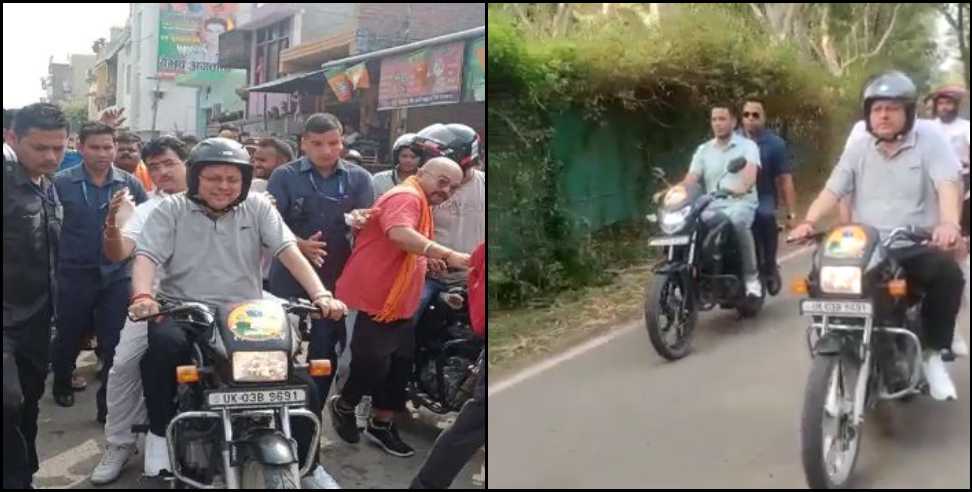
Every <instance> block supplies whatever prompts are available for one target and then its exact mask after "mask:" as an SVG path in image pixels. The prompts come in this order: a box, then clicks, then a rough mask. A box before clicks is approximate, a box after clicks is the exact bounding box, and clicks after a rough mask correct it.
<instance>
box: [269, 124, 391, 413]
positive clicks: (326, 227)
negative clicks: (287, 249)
mask: <svg viewBox="0 0 972 492" xmlns="http://www.w3.org/2000/svg"><path fill="white" fill-rule="evenodd" d="M342 131H343V129H342V126H341V122H340V121H338V119H337V118H336V117H335V116H334V115H331V114H327V113H318V114H315V115H311V116H310V117H308V118H307V121H306V123H305V124H304V132H303V133H302V134H301V141H300V146H301V150H302V151H303V154H304V157H301V158H300V159H297V160H296V161H293V162H291V163H289V164H284V165H282V166H280V167H278V168H277V169H275V170H274V171H273V174H271V176H270V182H269V184H268V185H267V191H269V192H270V194H271V195H273V198H274V200H276V205H277V209H278V210H279V211H280V215H281V216H283V218H284V222H285V223H286V224H287V226H288V227H290V230H291V231H293V233H294V235H296V236H297V246H298V248H300V251H301V252H302V253H303V254H304V256H306V257H307V259H308V260H309V261H310V262H311V264H312V265H313V266H314V267H315V270H316V272H317V275H318V276H319V277H320V279H321V282H322V283H323V284H324V287H325V288H326V289H328V290H330V291H332V292H333V291H334V289H335V284H336V283H337V279H338V277H339V276H340V275H341V271H342V270H343V269H344V264H345V263H346V262H347V260H348V258H349V257H350V256H351V228H350V226H349V225H347V224H346V220H345V214H350V213H351V212H352V211H354V210H364V209H368V207H371V204H372V203H373V202H374V200H375V197H374V187H373V186H372V183H371V173H369V172H368V171H366V170H365V169H364V168H362V167H361V166H358V165H357V164H353V163H351V162H349V161H346V160H343V159H341V158H340V156H341V153H342V151H343V141H342V138H341V134H342ZM355 215H357V213H356V214H355ZM269 283H270V292H271V293H273V295H275V296H278V297H282V298H289V297H295V296H299V297H307V295H308V294H307V293H306V292H304V289H303V288H302V287H301V286H300V285H299V284H298V283H297V281H296V280H295V279H294V278H293V276H292V275H291V274H290V272H289V271H288V270H287V269H286V268H285V266H284V265H283V264H282V263H281V262H280V260H278V259H275V260H274V261H273V264H272V265H271V266H270V282H269ZM335 344H340V345H341V346H342V347H344V346H345V333H344V321H343V320H341V321H334V320H330V319H320V320H315V321H314V327H313V329H312V330H311V342H310V347H309V348H308V356H309V357H311V358H317V359H321V358H328V359H330V360H331V364H332V367H337V354H336V352H335V349H334V346H335ZM315 382H316V383H317V386H318V388H319V389H320V392H321V397H322V398H323V397H326V396H327V393H328V390H330V387H331V377H330V376H327V377H322V378H315Z"/></svg>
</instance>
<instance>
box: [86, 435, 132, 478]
mask: <svg viewBox="0 0 972 492" xmlns="http://www.w3.org/2000/svg"><path fill="white" fill-rule="evenodd" d="M136 450H137V448H136V447H135V444H122V445H120V446H117V445H114V444H111V443H109V444H108V445H107V446H105V453H104V454H103V455H101V462H100V463H98V466H96V467H95V469H94V471H92V472H91V483H93V484H95V485H104V484H108V483H111V482H114V481H115V480H117V479H118V476H119V475H121V471H122V468H124V467H125V463H128V459H129V458H131V457H132V455H133V454H135V453H136Z"/></svg>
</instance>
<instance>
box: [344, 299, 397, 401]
mask: <svg viewBox="0 0 972 492" xmlns="http://www.w3.org/2000/svg"><path fill="white" fill-rule="evenodd" d="M414 359H415V324H414V323H413V322H412V320H411V319H405V320H399V321H393V322H391V323H380V322H378V321H375V320H374V318H372V316H371V315H369V314H368V313H365V312H363V311H360V312H358V317H357V319H356V320H355V322H354V331H353V334H352V336H351V367H350V369H349V370H350V372H349V374H348V381H347V382H346V383H345V384H344V388H342V389H341V399H342V400H343V401H344V402H345V403H348V404H351V405H357V404H358V402H360V401H361V397H362V396H363V395H372V404H373V405H374V408H375V409H378V410H391V411H395V412H402V411H405V400H406V395H405V389H406V386H407V385H408V378H409V376H410V375H411V373H412V362H413V360H414Z"/></svg>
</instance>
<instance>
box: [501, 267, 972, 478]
mask: <svg viewBox="0 0 972 492" xmlns="http://www.w3.org/2000/svg"><path fill="white" fill-rule="evenodd" d="M808 265H809V257H807V256H802V257H799V258H797V259H794V260H793V261H791V262H790V263H787V264H786V265H785V266H784V270H785V275H784V276H785V277H787V278H786V284H785V285H789V281H790V279H792V278H795V277H796V275H797V274H798V273H804V272H806V271H807V270H808ZM961 319H962V321H961V329H962V332H963V333H964V335H965V337H966V340H968V339H969V311H968V310H967V308H966V309H965V310H963V312H962V314H961ZM700 320H701V322H700V325H699V326H700V328H699V330H698V333H697V335H698V336H697V339H696V344H695V352H694V353H693V354H691V355H690V356H689V357H688V358H686V359H683V360H681V361H678V362H675V363H670V362H665V361H663V360H662V359H661V358H660V357H659V356H657V355H656V354H655V353H654V351H653V350H652V348H651V345H650V342H649V341H648V335H647V333H645V331H644V328H643V325H642V322H641V321H640V320H639V321H637V322H634V323H630V324H628V325H626V326H623V327H619V328H618V330H617V331H616V332H615V333H614V334H613V336H614V338H611V339H610V341H607V342H606V343H602V344H598V343H594V344H592V345H595V346H594V347H593V348H591V349H590V350H588V351H585V352H583V353H581V354H579V355H577V356H576V357H573V358H571V359H569V360H567V361H566V362H563V363H560V364H558V365H556V366H554V367H552V368H550V369H549V370H546V371H544V372H541V373H539V374H537V375H535V376H533V377H531V378H529V379H526V380H523V381H522V382H519V383H517V384H515V385H513V386H509V387H506V388H505V389H502V390H499V391H498V392H497V391H495V389H496V386H494V388H493V390H494V392H493V393H491V394H490V397H489V401H490V407H489V409H490V411H489V422H488V424H489V427H488V429H489V431H488V432H489V440H490V441H491V442H492V443H493V445H492V446H491V447H490V448H489V460H490V461H491V463H492V465H491V467H490V471H489V472H488V475H487V481H488V484H489V487H490V488H512V487H515V488H521V487H522V488H531V487H544V488H642V487H650V488H669V487H671V488H687V487H696V488H697V487H704V488H709V487H713V488H715V487H719V488H722V487H726V488H771V487H772V488H804V487H806V483H805V481H804V477H803V471H802V466H801V464H800V450H799V419H800V412H801V407H802V402H803V391H804V384H805V381H806V377H807V374H808V370H809V367H810V358H809V355H808V353H807V349H806V346H805V341H804V336H805V326H806V323H805V321H803V320H802V319H800V318H799V317H798V314H797V312H796V297H793V296H791V295H789V294H788V293H787V294H781V297H779V298H776V299H772V300H770V301H769V302H768V303H767V305H766V308H765V310H764V312H763V313H762V314H761V315H760V317H759V318H758V319H757V320H755V322H750V321H743V322H740V321H737V320H736V318H735V315H734V313H730V312H725V311H723V312H715V313H708V314H706V315H703V316H702V317H701V318H700ZM951 372H952V375H953V378H954V380H955V383H956V386H957V388H958V391H959V394H960V400H959V401H958V402H952V403H949V404H938V403H934V402H931V401H928V400H925V399H919V400H916V401H914V402H912V403H911V404H908V405H906V406H905V405H898V404H895V405H893V406H892V407H890V410H889V411H887V412H885V413H884V414H882V415H881V417H880V418H872V419H871V420H869V421H868V422H867V427H866V429H865V438H864V442H863V446H862V455H861V459H860V461H859V463H858V468H857V471H856V473H857V482H856V485H857V486H859V487H863V488H948V487H959V488H965V489H968V488H969V485H970V480H969V420H970V419H969V417H970V416H969V401H970V399H972V393H970V391H969V390H970V388H969V362H968V359H963V360H960V361H958V362H956V363H955V364H953V365H952V366H951Z"/></svg>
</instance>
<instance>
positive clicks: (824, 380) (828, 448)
mask: <svg viewBox="0 0 972 492" xmlns="http://www.w3.org/2000/svg"><path fill="white" fill-rule="evenodd" d="M859 370H860V363H859V362H858V361H857V360H855V359H854V358H853V357H851V356H844V355H837V356H824V355H820V356H817V357H816V358H815V359H814V361H813V369H812V370H811V372H810V378H809V380H808V381H807V390H806V396H805V398H806V399H805V401H804V406H803V418H802V425H801V441H802V442H801V445H802V448H803V470H804V473H805V474H806V478H807V484H808V485H809V486H810V488H813V489H844V488H847V487H848V482H849V481H850V477H851V473H852V472H853V470H854V465H855V464H856V463H857V456H858V451H859V450H860V443H861V430H862V429H861V427H855V426H854V391H855V387H856V385H857V375H858V372H859Z"/></svg>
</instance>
